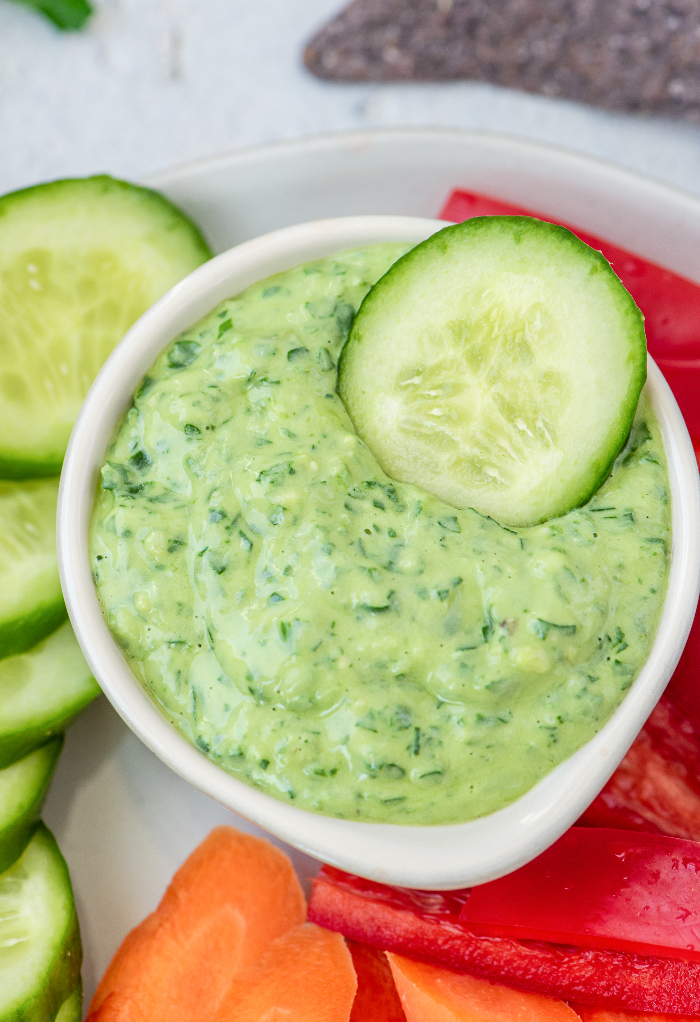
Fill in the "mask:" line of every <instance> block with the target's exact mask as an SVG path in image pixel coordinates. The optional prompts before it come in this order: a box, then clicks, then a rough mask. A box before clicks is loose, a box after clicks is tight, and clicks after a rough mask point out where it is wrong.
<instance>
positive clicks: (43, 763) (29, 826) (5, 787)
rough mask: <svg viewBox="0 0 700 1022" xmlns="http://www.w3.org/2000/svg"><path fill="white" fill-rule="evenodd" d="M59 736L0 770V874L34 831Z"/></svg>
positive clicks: (57, 747)
mask: <svg viewBox="0 0 700 1022" xmlns="http://www.w3.org/2000/svg"><path fill="white" fill-rule="evenodd" d="M62 747H63V736H62V735H61V736H60V737H58V738H54V739H53V740H52V741H50V742H47V744H46V745H42V746H41V748H40V749H35V750H34V752H30V753H29V755H28V756H25V757H24V759H20V760H18V761H17V762H16V763H12V764H10V766H8V767H5V768H4V769H2V770H0V873H4V872H5V870H6V869H8V868H9V867H10V866H11V865H12V863H13V862H14V861H15V860H16V859H18V858H19V856H20V855H21V854H22V852H23V851H24V849H25V848H26V846H27V842H28V841H29V839H30V837H31V836H32V833H33V832H34V830H35V828H36V821H37V817H38V816H39V813H40V812H41V807H42V805H43V804H44V799H45V797H46V792H47V791H48V788H49V783H50V782H51V778H52V776H53V771H54V767H55V766H56V762H57V760H58V755H59V753H60V751H61V749H62Z"/></svg>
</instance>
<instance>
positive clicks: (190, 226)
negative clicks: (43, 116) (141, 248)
mask: <svg viewBox="0 0 700 1022" xmlns="http://www.w3.org/2000/svg"><path fill="white" fill-rule="evenodd" d="M87 184H93V185H96V186H98V188H99V187H100V186H101V188H102V191H103V192H105V193H107V192H113V191H115V190H116V191H124V192H129V193H130V194H131V195H133V196H134V197H135V196H136V195H138V196H139V197H140V198H141V200H142V201H143V202H148V203H153V204H154V205H155V206H160V207H161V211H162V212H164V213H167V214H169V216H170V217H171V218H172V219H173V221H175V222H177V224H178V226H181V227H185V228H187V230H188V231H189V233H190V235H191V238H192V241H193V248H199V250H200V253H201V255H202V262H206V261H207V260H208V259H211V258H212V255H213V253H212V251H211V249H210V248H209V245H208V244H207V242H206V241H205V239H204V235H203V234H202V232H201V231H200V229H199V228H198V227H197V225H196V224H195V223H194V221H192V220H190V218H189V217H188V216H186V215H185V214H184V213H183V212H182V211H181V210H179V209H178V208H177V206H176V205H174V203H172V202H170V200H169V199H166V198H165V196H164V195H161V193H160V192H157V191H155V190H154V189H153V188H145V187H144V186H143V185H135V184H132V183H131V182H130V181H123V180H122V179H121V178H117V177H112V176H111V175H110V174H94V175H93V176H92V177H63V178H56V179H55V180H54V181H45V182H43V183H42V184H38V185H30V186H29V187H28V188H18V189H17V190H16V191H14V192H7V193H6V194H5V195H0V221H1V220H2V217H3V216H5V215H6V214H7V213H8V212H10V211H11V208H12V206H14V205H16V204H18V203H22V202H24V201H25V200H26V199H28V198H30V197H33V196H35V195H36V193H37V192H38V193H40V194H41V195H47V194H49V193H50V192H56V193H59V192H61V191H70V190H71V189H72V188H73V187H74V186H75V185H78V186H79V187H82V186H83V185H87Z"/></svg>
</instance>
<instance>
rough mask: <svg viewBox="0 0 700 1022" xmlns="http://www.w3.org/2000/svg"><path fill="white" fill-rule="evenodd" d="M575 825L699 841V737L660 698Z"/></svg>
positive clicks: (696, 627) (671, 705)
mask: <svg viewBox="0 0 700 1022" xmlns="http://www.w3.org/2000/svg"><path fill="white" fill-rule="evenodd" d="M699 625H700V620H699V621H696V624H695V625H694V626H693V627H694V630H695V631H696V632H698V631H700V627H699ZM578 826H584V827H616V828H619V829H624V830H635V831H646V832H647V833H655V834H670V835H673V836H675V837H682V838H689V839H690V840H693V841H700V738H699V737H698V732H697V729H696V727H695V726H694V724H693V722H692V721H690V720H688V718H687V717H685V716H684V715H683V714H682V713H680V711H679V710H678V709H677V707H675V706H674V705H673V703H672V702H671V700H670V699H668V698H667V697H666V696H662V697H661V699H660V701H659V703H658V704H657V706H656V707H655V709H654V710H653V711H652V714H651V716H650V717H649V720H648V721H647V722H646V724H645V725H644V727H643V728H642V730H641V732H640V734H639V737H638V738H637V740H636V741H635V743H634V745H633V746H632V748H631V749H630V750H629V752H628V753H627V755H626V756H625V758H624V759H623V761H622V763H620V765H619V767H618V768H617V770H616V771H615V773H614V774H613V775H612V777H611V778H610V780H609V781H608V783H607V784H606V785H605V787H604V788H603V790H602V791H601V793H600V794H599V795H598V797H597V798H596V799H595V800H594V801H593V802H592V803H591V805H590V806H589V807H588V809H587V810H586V811H585V813H584V814H583V816H582V817H581V818H580V819H579V821H578Z"/></svg>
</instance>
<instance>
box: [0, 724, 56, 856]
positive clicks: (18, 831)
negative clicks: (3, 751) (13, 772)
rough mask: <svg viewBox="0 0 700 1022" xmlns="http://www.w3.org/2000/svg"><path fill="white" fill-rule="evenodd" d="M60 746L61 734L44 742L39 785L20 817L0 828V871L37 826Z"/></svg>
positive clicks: (20, 851)
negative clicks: (43, 772)
mask: <svg viewBox="0 0 700 1022" xmlns="http://www.w3.org/2000/svg"><path fill="white" fill-rule="evenodd" d="M62 748H63V735H59V736H58V737H57V738H53V739H52V740H51V741H50V742H47V743H46V746H45V755H46V757H47V763H46V764H45V770H46V773H45V776H44V780H43V783H42V785H41V787H40V788H38V789H37V791H36V792H35V795H34V798H33V800H32V802H31V804H30V805H29V806H28V807H27V809H26V811H25V812H24V813H22V815H21V816H20V817H18V818H17V819H14V820H11V821H10V822H9V823H8V824H7V825H6V826H5V827H4V828H2V829H0V873H4V872H5V870H6V869H9V868H10V866H11V865H12V863H13V862H15V861H16V860H17V859H18V858H19V857H20V855H21V854H22V852H23V851H24V849H25V848H26V847H27V845H28V844H29V842H30V840H31V838H32V836H33V834H34V831H35V830H36V828H37V824H38V817H39V813H40V812H41V809H42V806H43V805H44V800H45V798H46V793H47V792H48V790H49V785H50V784H51V779H52V777H53V772H54V769H55V767H56V763H57V762H58V757H59V756H60V754H61V749H62ZM10 765H13V764H10Z"/></svg>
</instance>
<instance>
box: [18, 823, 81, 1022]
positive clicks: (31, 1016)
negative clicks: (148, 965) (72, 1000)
mask: <svg viewBox="0 0 700 1022" xmlns="http://www.w3.org/2000/svg"><path fill="white" fill-rule="evenodd" d="M81 960H82V952H81V947H80V932H79V929H78V917H77V915H76V912H75V904H74V902H73V891H72V889H71V883H70V876H69V875H68V868H67V866H66V864H65V862H64V860H63V856H62V855H61V853H60V852H59V850H58V846H57V844H56V842H55V840H54V838H53V835H52V834H51V833H50V831H48V830H47V829H46V827H45V826H44V824H43V823H40V824H39V825H38V826H37V829H36V832H35V834H34V836H33V837H32V839H31V841H30V842H29V844H28V845H27V847H26V848H25V850H24V852H23V853H22V855H21V856H20V858H19V859H18V860H17V862H15V863H14V865H13V866H11V867H10V868H9V869H8V870H6V871H5V872H4V873H2V874H0V1020H2V1022H10V1020H12V1022H44V1020H50V1019H53V1018H55V1017H56V1015H57V1014H58V1011H59V1009H60V1008H61V1005H62V1004H63V1003H64V1002H65V1001H66V1000H67V998H68V997H69V996H70V995H71V994H72V992H73V991H74V990H75V988H76V986H77V984H78V980H79V978H80V965H81Z"/></svg>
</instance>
